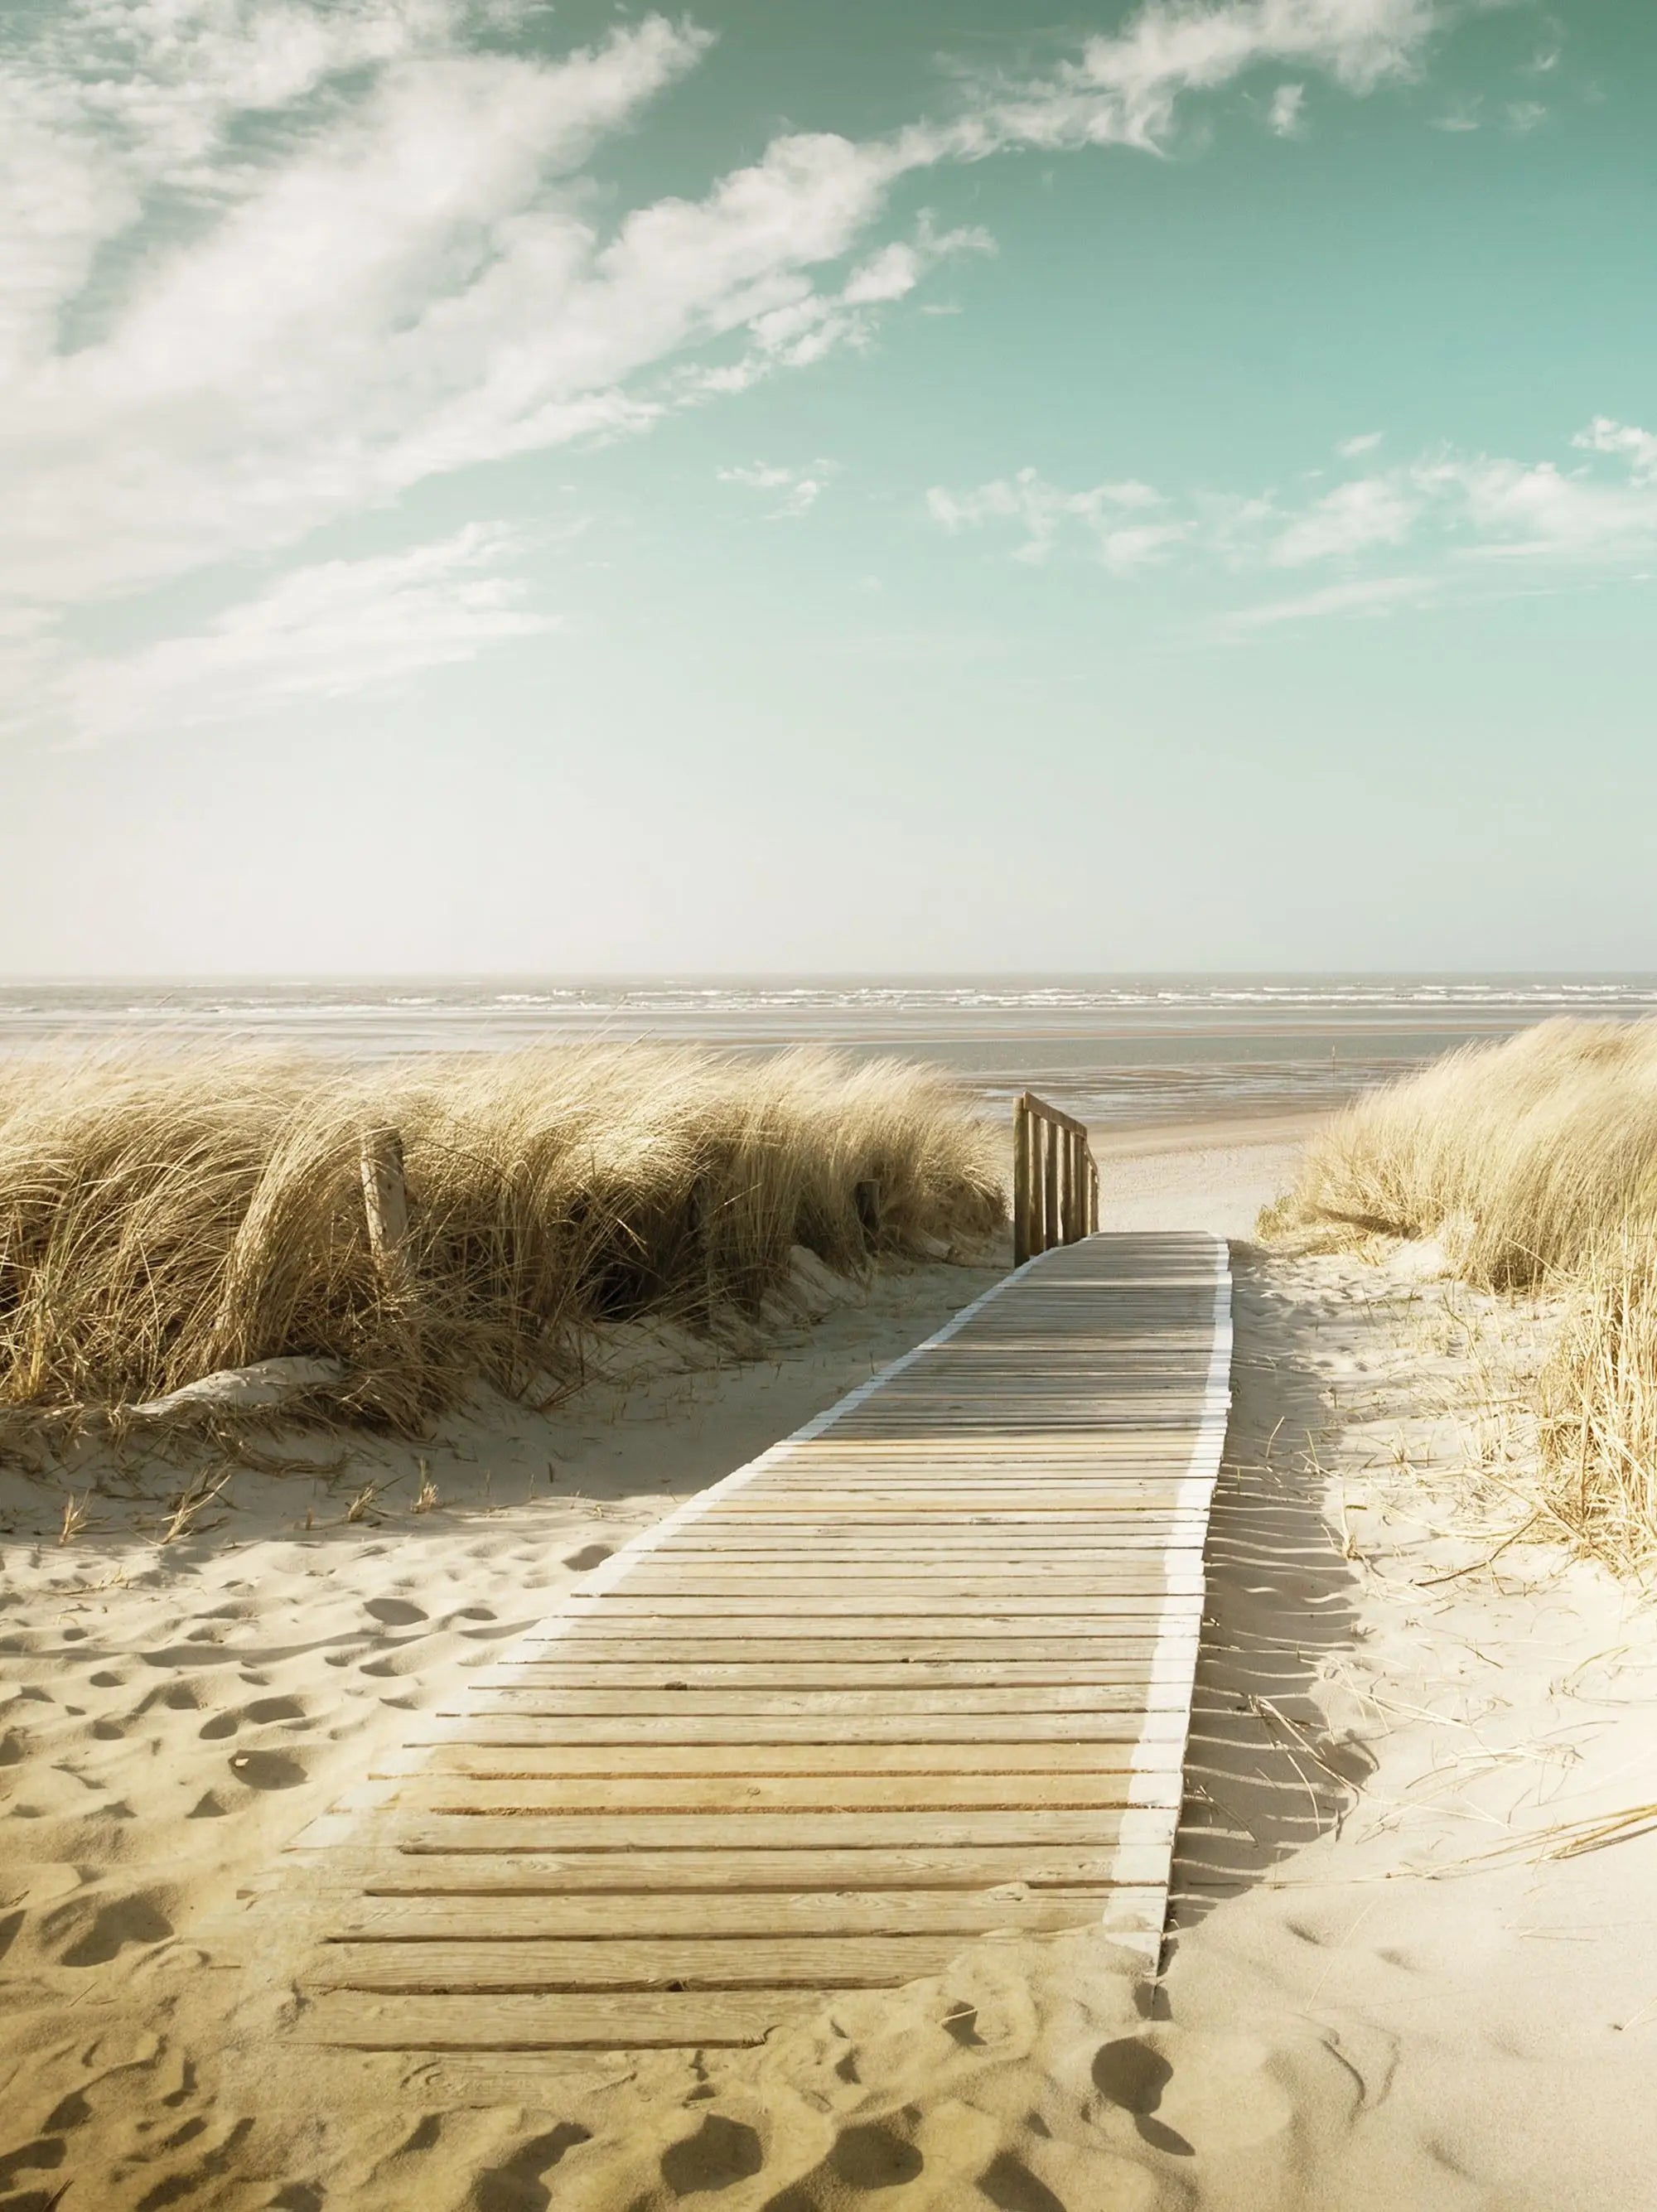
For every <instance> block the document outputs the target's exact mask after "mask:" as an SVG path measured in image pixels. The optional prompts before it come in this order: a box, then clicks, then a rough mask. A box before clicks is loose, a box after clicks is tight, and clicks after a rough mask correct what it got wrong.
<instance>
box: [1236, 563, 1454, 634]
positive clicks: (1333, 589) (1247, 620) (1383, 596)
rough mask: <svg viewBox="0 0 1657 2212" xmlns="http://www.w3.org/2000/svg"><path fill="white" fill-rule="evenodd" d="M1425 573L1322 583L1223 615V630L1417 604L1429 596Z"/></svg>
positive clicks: (1388, 610) (1383, 611) (1385, 611)
mask: <svg viewBox="0 0 1657 2212" xmlns="http://www.w3.org/2000/svg"><path fill="white" fill-rule="evenodd" d="M1433 590H1434V586H1433V583H1432V580H1431V579H1430V578H1429V577H1426V576H1374V577H1369V578H1367V579H1363V580H1353V581H1351V582H1350V583H1345V584H1326V585H1324V586H1322V588H1321V589H1320V590H1319V591H1315V592H1305V593H1303V594H1302V596H1301V597H1300V598H1298V599H1270V600H1267V601H1266V603H1265V604H1264V605H1260V606H1253V607H1241V608H1238V609H1237V610H1236V611H1235V612H1233V613H1231V614H1229V615H1227V616H1225V617H1223V622H1222V623H1221V628H1222V629H1223V630H1227V631H1231V632H1244V631H1248V630H1258V629H1276V628H1277V627H1278V626H1279V625H1280V624H1281V623H1297V622H1317V621H1320V620H1321V619H1322V618H1323V617H1326V616H1328V615H1384V614H1390V613H1392V612H1393V610H1394V609H1396V608H1398V607H1401V606H1420V605H1423V604H1424V603H1425V602H1426V601H1427V600H1428V599H1430V598H1431V597H1432V596H1433Z"/></svg>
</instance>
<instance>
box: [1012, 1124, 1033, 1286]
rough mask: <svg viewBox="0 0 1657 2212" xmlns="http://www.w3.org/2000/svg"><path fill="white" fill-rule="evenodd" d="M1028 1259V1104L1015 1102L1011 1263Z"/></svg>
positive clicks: (1021, 1263) (1016, 1265)
mask: <svg viewBox="0 0 1657 2212" xmlns="http://www.w3.org/2000/svg"><path fill="white" fill-rule="evenodd" d="M1029 1257H1030V1102H1029V1098H1028V1097H1020V1098H1018V1099H1017V1100H1015V1102H1014V1103H1013V1109H1012V1264H1013V1266H1014V1267H1023V1264H1024V1262H1025V1261H1026V1260H1028V1259H1029Z"/></svg>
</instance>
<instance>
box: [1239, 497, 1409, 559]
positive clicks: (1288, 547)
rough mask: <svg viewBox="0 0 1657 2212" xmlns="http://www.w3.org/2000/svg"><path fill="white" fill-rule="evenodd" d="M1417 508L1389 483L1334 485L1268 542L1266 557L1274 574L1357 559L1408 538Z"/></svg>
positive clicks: (1400, 542)
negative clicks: (1352, 556)
mask: <svg viewBox="0 0 1657 2212" xmlns="http://www.w3.org/2000/svg"><path fill="white" fill-rule="evenodd" d="M1417 504H1418V503H1417V501H1416V500H1414V499H1413V498H1412V497H1411V495H1410V493H1409V492H1408V491H1407V490H1406V489H1404V488H1403V487H1402V486H1401V485H1399V484H1398V483H1394V482H1393V481H1392V480H1391V479H1390V478H1389V477H1357V478H1355V479H1354V481H1353V482H1351V483H1344V484H1338V485H1337V486H1336V488H1335V489H1334V490H1333V491H1331V492H1326V494H1325V495H1324V496H1323V497H1322V498H1321V499H1318V500H1314V501H1313V502H1312V504H1311V505H1310V506H1309V507H1306V508H1305V509H1304V510H1303V511H1302V513H1299V514H1297V515H1296V516H1295V518H1294V519H1293V520H1292V521H1290V523H1289V524H1288V525H1287V526H1285V527H1284V529H1283V530H1282V531H1280V532H1278V534H1277V536H1276V537H1275V538H1272V540H1271V543H1270V544H1269V547H1268V549H1267V551H1266V559H1267V560H1268V561H1269V562H1271V564H1272V567H1273V568H1305V567H1307V566H1308V565H1309V564H1310V563H1311V562H1317V561H1329V560H1335V559H1338V558H1340V557H1341V556H1344V555H1346V554H1350V553H1362V552H1364V551H1366V550H1368V549H1369V547H1370V546H1372V545H1401V544H1403V543H1404V541H1405V538H1407V537H1408V536H1409V535H1410V532H1411V526H1412V525H1413V524H1414V521H1415V519H1416V514H1417Z"/></svg>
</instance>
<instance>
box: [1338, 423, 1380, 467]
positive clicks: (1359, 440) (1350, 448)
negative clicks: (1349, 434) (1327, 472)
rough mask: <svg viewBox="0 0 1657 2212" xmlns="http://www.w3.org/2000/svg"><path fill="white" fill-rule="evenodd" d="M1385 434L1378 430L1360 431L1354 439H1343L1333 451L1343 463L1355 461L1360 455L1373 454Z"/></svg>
mask: <svg viewBox="0 0 1657 2212" xmlns="http://www.w3.org/2000/svg"><path fill="white" fill-rule="evenodd" d="M1384 435H1385V433H1384V432H1382V431H1380V430H1361V431H1360V432H1359V433H1358V435H1357V437H1355V438H1343V439H1342V440H1341V441H1340V443H1339V444H1338V446H1337V447H1336V448H1335V451H1336V452H1337V453H1338V454H1339V455H1340V457H1341V459H1342V460H1344V461H1355V460H1357V457H1358V455H1359V454H1360V453H1374V452H1375V447H1377V446H1378V445H1380V443H1381V439H1382V437H1383V436H1384Z"/></svg>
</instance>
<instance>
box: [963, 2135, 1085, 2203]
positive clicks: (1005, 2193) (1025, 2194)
mask: <svg viewBox="0 0 1657 2212" xmlns="http://www.w3.org/2000/svg"><path fill="white" fill-rule="evenodd" d="M978 2185H979V2187H980V2190H982V2191H983V2192H984V2194H985V2196H986V2197H988V2198H989V2200H990V2202H991V2203H992V2204H993V2205H994V2206H995V2208H996V2212H1067V2208H1066V2206H1065V2200H1064V2198H1063V2197H1055V2196H1054V2195H1053V2191H1052V2190H1050V2189H1049V2188H1048V2187H1047V2183H1046V2182H1045V2181H1042V2180H1041V2179H1038V2178H1037V2176H1036V2175H1035V2174H1033V2173H1032V2172H1030V2170H1029V2166H1026V2165H1025V2163H1024V2161H1023V2159H1022V2158H1015V2157H1014V2156H1013V2154H1012V2153H1011V2151H1010V2150H1004V2151H1000V2152H998V2154H996V2156H995V2157H994V2158H992V2160H990V2163H989V2164H988V2166H986V2167H985V2169H984V2171H983V2172H982V2173H980V2175H979V2177H978Z"/></svg>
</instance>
